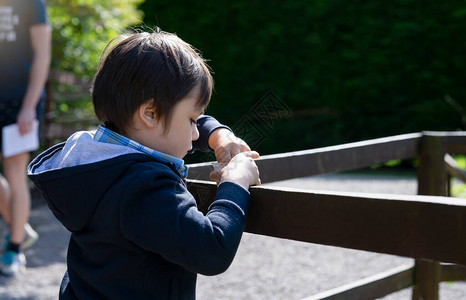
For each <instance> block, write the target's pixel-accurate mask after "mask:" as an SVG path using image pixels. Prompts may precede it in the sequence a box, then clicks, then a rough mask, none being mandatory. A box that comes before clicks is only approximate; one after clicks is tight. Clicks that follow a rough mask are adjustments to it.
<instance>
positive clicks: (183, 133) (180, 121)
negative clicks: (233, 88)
mask: <svg viewBox="0 0 466 300" xmlns="http://www.w3.org/2000/svg"><path fill="white" fill-rule="evenodd" d="M199 94H200V91H199V88H198V87H195V88H193V89H192V90H191V92H189V94H188V95H186V97H184V98H183V99H182V100H181V101H180V102H178V104H177V105H176V106H175V108H174V109H173V114H172V117H171V120H170V124H167V125H168V126H169V131H168V133H166V134H164V127H163V125H162V121H161V120H159V121H158V126H156V128H155V129H154V139H153V140H152V142H151V143H150V144H151V145H148V146H149V147H151V148H152V149H154V150H157V151H160V152H163V153H166V154H169V155H171V156H175V157H178V158H183V157H184V156H185V155H186V154H187V153H188V151H189V150H191V149H192V141H195V140H197V139H198V138H199V131H198V130H197V125H196V120H197V118H198V117H199V116H200V115H201V114H203V113H204V108H199V107H197V106H196V103H197V100H198V99H199Z"/></svg>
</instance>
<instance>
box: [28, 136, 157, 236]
mask: <svg viewBox="0 0 466 300" xmlns="http://www.w3.org/2000/svg"><path fill="white" fill-rule="evenodd" d="M94 134H95V132H93V131H81V132H77V133H75V134H74V135H72V136H71V137H70V138H69V139H68V140H67V141H66V142H64V143H61V144H58V145H55V146H53V147H52V148H50V149H48V150H46V151H45V152H43V153H41V154H40V155H38V156H37V157H36V158H35V159H34V160H33V161H32V162H31V163H30V164H29V166H28V170H27V174H28V177H29V178H30V179H31V180H32V181H33V182H34V184H35V185H36V187H37V188H38V189H39V190H40V191H41V193H42V197H43V198H44V199H45V200H46V202H47V204H48V206H49V208H50V209H51V210H52V212H53V214H54V215H55V217H56V218H57V219H58V220H59V221H60V222H61V223H62V224H63V225H64V226H65V227H66V228H67V229H68V230H70V231H71V232H77V231H79V230H81V229H82V228H83V227H84V226H85V225H86V224H87V222H88V221H89V219H90V218H91V217H92V215H93V213H94V210H95V208H96V206H97V205H98V204H99V201H100V199H102V196H103V195H104V194H105V193H106V191H107V190H108V189H109V188H110V187H111V186H112V185H113V184H114V183H115V182H116V181H117V180H118V179H119V178H120V177H121V175H122V174H123V173H124V172H125V171H126V169H127V168H128V167H130V166H131V165H134V163H137V162H147V161H153V160H154V158H152V157H151V156H149V155H145V154H143V153H141V152H139V151H137V150H135V149H131V148H129V147H125V146H121V145H115V144H108V143H101V142H98V141H96V140H94V139H93V137H94ZM71 199H72V200H73V201H70V200H71Z"/></svg>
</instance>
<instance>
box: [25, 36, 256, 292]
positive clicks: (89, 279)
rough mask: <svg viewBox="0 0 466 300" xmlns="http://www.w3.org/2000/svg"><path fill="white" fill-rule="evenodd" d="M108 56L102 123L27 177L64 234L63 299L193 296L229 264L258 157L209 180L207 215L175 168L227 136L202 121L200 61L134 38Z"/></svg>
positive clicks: (206, 81)
mask: <svg viewBox="0 0 466 300" xmlns="http://www.w3.org/2000/svg"><path fill="white" fill-rule="evenodd" d="M107 52H108V54H107V55H104V56H103V58H102V60H101V63H100V66H99V69H98V71H97V74H96V76H95V79H94V84H93V91H92V94H93V95H92V96H93V103H94V108H95V113H96V115H97V117H98V118H99V120H100V121H101V122H102V123H103V126H102V125H101V126H99V128H98V129H97V131H96V132H78V133H76V134H74V135H73V136H71V137H70V138H69V139H68V140H67V141H66V142H65V143H62V144H58V145H56V146H54V147H52V148H50V149H49V150H47V151H45V152H44V153H42V154H41V155H39V156H38V157H36V159H34V161H33V162H31V164H30V165H29V168H28V176H29V177H30V178H31V179H32V180H33V182H34V183H35V185H36V186H37V187H38V188H39V189H40V190H41V192H42V195H43V197H44V198H45V199H46V201H47V203H48V205H49V207H50V209H51V210H52V211H53V213H54V215H55V216H56V217H57V219H58V220H60V222H62V223H63V225H64V226H65V227H66V228H67V229H68V230H69V231H71V239H70V243H69V247H68V257H67V264H68V270H67V273H66V274H65V276H64V278H63V282H62V286H61V288H60V299H86V300H87V299H194V298H195V286H196V277H197V275H196V274H197V273H201V274H206V275H214V274H219V273H221V272H223V271H225V270H226V269H227V268H228V267H229V265H230V263H231V262H232V260H233V258H234V255H235V253H236V250H237V247H238V245H239V242H240V239H241V235H242V232H243V228H244V225H245V217H246V211H247V207H248V201H249V192H248V191H247V189H248V187H249V186H250V185H253V184H259V183H260V180H259V173H258V170H257V166H256V165H255V163H254V161H253V159H254V158H257V157H258V154H257V153H256V152H251V151H246V152H242V153H240V154H237V155H236V156H234V157H233V158H232V159H231V161H230V163H229V164H228V165H227V166H226V167H225V168H223V169H222V170H221V171H219V172H217V173H216V174H212V175H213V177H215V178H216V179H217V180H218V181H219V185H218V191H217V195H216V198H215V201H214V203H213V204H212V205H211V207H210V208H209V211H208V213H207V214H206V215H205V216H204V215H203V214H202V213H200V212H199V211H198V210H197V207H196V203H195V200H194V198H193V196H192V195H191V194H190V193H189V192H188V191H187V189H186V184H185V181H184V179H183V177H184V176H185V175H186V167H185V166H184V163H183V160H182V158H183V157H184V155H186V153H187V152H189V151H191V150H195V149H209V147H210V148H213V149H216V148H219V149H220V148H222V149H225V148H226V147H223V146H222V145H219V143H221V142H220V141H221V140H223V141H225V140H226V138H225V136H223V137H219V135H220V134H222V132H225V130H226V129H225V127H224V126H222V125H220V124H219V123H218V122H217V121H216V120H215V119H213V118H211V117H207V116H201V115H202V114H203V112H204V109H205V108H206V106H207V104H208V102H209V101H210V96H211V91H212V85H213V80H212V77H211V75H210V72H209V70H208V68H207V66H206V64H205V62H204V60H203V59H202V58H201V57H200V56H199V54H198V53H197V52H196V51H194V50H193V48H192V47H191V46H190V45H188V44H187V43H185V42H183V41H182V40H181V39H179V38H178V37H177V36H175V35H172V34H168V33H163V32H159V33H152V34H150V33H138V34H133V35H131V36H129V37H126V38H124V39H123V40H122V41H120V42H118V43H117V44H116V45H115V46H114V47H111V49H110V50H108V51H107ZM200 116H201V117H200ZM196 120H197V122H198V123H199V125H197V124H196ZM198 129H199V131H198ZM229 135H232V134H231V133H229ZM196 140H197V141H198V143H199V144H196V143H192V142H193V141H196ZM230 140H231V139H230ZM232 148H235V149H242V150H248V149H245V147H244V144H243V145H241V142H238V143H236V145H233V146H232ZM246 148H247V147H246Z"/></svg>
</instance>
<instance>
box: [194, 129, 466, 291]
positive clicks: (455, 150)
mask: <svg viewBox="0 0 466 300" xmlns="http://www.w3.org/2000/svg"><path fill="white" fill-rule="evenodd" d="M465 153H466V132H422V133H413V134H405V135H399V136H393V137H387V138H381V139H374V140H369V141H364V142H357V143H350V144H344V145H339V146H333V147H325V148H320V149H312V150H306V151H297V152H290V153H283V154H275V155H267V156H263V157H261V158H259V159H258V160H257V165H258V167H259V170H260V173H261V180H262V182H263V183H267V182H273V181H278V180H285V179H291V178H298V177H303V176H311V175H318V174H326V173H334V172H341V171H348V170H357V169H361V168H366V167H369V166H372V165H375V164H380V163H384V162H387V161H390V160H394V159H409V158H419V167H418V194H419V195H418V196H407V195H384V194H363V193H342V192H338V193H337V192H321V191H319V192H317V191H312V190H300V189H285V188H274V187H264V186H255V187H251V189H250V192H251V203H250V208H249V212H248V217H247V225H246V231H247V232H250V233H255V234H261V235H266V236H271V237H278V238H285V239H290V240H296V241H302V242H309V243H316V244H323V245H329V246H337V247H344V248H351V249H357V250H365V251H371V252H378V253H386V254H392V255H399V256H405V257H411V258H414V259H415V264H414V265H413V266H407V267H399V268H396V269H394V270H389V271H387V272H385V273H383V274H379V275H376V276H374V277H371V278H367V279H365V280H361V281H358V282H355V283H353V284H349V285H346V286H344V287H340V288H337V289H334V290H331V291H327V292H325V293H321V294H319V295H314V296H311V297H309V298H306V300H311V299H332V300H333V299H374V298H379V297H383V296H385V295H388V294H391V293H393V292H396V291H399V290H401V289H404V288H407V287H411V286H414V289H413V296H412V298H413V299H438V295H439V291H438V289H439V282H441V281H459V280H462V281H464V280H466V199H460V198H451V197H446V196H448V193H449V179H450V176H455V177H458V178H459V179H462V180H464V179H465V178H466V175H465V172H464V171H462V170H460V169H459V168H458V167H457V166H455V164H454V161H452V159H451V157H450V156H449V154H465ZM210 169H211V168H210V163H201V164H192V165H190V169H189V178H190V179H188V188H189V190H190V192H191V193H192V194H193V195H194V196H195V198H196V200H197V202H198V206H199V209H200V210H203V211H206V210H207V208H208V206H209V205H210V203H211V202H212V201H213V199H214V197H215V194H216V184H215V183H213V182H210V181H207V180H208V174H209V172H210Z"/></svg>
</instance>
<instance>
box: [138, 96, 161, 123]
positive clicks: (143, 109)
mask: <svg viewBox="0 0 466 300" xmlns="http://www.w3.org/2000/svg"><path fill="white" fill-rule="evenodd" d="M138 117H139V120H140V121H141V122H142V124H144V126H147V127H149V128H152V127H154V126H156V125H157V114H156V113H155V107H154V106H153V105H152V104H151V103H150V102H146V103H144V104H142V105H141V106H140V107H139V109H138Z"/></svg>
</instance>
